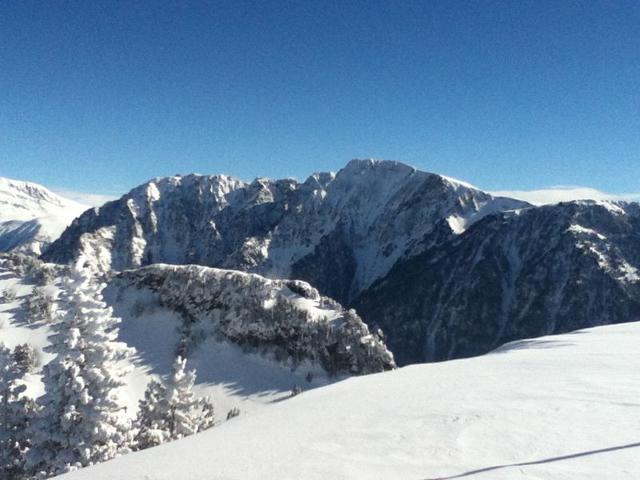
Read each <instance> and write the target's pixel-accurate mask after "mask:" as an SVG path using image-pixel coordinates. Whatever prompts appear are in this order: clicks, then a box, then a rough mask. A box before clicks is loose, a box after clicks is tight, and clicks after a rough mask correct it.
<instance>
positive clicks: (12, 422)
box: [0, 344, 35, 480]
mask: <svg viewBox="0 0 640 480" xmlns="http://www.w3.org/2000/svg"><path fill="white" fill-rule="evenodd" d="M23 374H24V372H22V371H21V370H20V368H19V367H18V366H17V365H16V363H15V361H14V357H13V354H12V353H11V351H10V350H9V349H8V348H6V347H5V346H4V345H2V344H0V478H3V479H5V478H6V479H10V480H18V479H20V478H24V477H25V475H26V472H25V459H26V452H27V450H28V448H29V439H28V427H29V420H30V418H31V417H32V416H33V413H34V411H35V406H34V403H33V401H32V400H30V399H28V398H26V397H24V396H23V395H22V394H23V393H24V391H25V390H26V387H25V386H24V384H22V383H21V382H20V380H21V378H22V375H23Z"/></svg>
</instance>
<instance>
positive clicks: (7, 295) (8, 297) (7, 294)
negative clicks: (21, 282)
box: [2, 287, 18, 303]
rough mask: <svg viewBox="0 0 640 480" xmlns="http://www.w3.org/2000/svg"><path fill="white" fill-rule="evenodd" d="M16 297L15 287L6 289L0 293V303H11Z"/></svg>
mask: <svg viewBox="0 0 640 480" xmlns="http://www.w3.org/2000/svg"><path fill="white" fill-rule="evenodd" d="M17 296H18V294H17V292H16V289H15V287H7V288H5V289H4V290H3V291H2V301H3V302H4V303H11V302H13V301H14V300H15V299H16V297H17Z"/></svg>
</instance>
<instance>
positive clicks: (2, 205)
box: [0, 177, 87, 255]
mask: <svg viewBox="0 0 640 480" xmlns="http://www.w3.org/2000/svg"><path fill="white" fill-rule="evenodd" d="M86 208H87V207H85V206H84V205H80V204H79V203H76V202H73V201H71V200H68V199H66V198H62V197H60V196H58V195H56V194H54V193H52V192H50V191H49V190H47V189H46V188H44V187H42V186H40V185H37V184H35V183H29V182H21V181H17V180H10V179H8V178H3V177H0V252H8V251H21V252H26V253H35V254H38V255H39V254H40V253H41V250H42V249H43V247H45V246H47V245H48V244H49V243H51V242H52V241H53V240H55V239H56V238H58V236H59V235H60V234H61V233H62V232H63V230H64V229H65V228H66V227H67V226H68V225H69V224H70V223H71V221H72V220H73V219H74V218H75V217H77V216H79V215H80V214H81V213H82V212H83V211H84V210H85V209H86Z"/></svg>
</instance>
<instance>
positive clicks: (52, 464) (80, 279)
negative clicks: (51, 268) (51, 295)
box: [28, 266, 132, 476]
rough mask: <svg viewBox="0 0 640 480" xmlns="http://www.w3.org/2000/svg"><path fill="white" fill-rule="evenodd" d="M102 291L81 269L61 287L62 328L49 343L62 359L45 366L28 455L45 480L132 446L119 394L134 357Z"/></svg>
mask: <svg viewBox="0 0 640 480" xmlns="http://www.w3.org/2000/svg"><path fill="white" fill-rule="evenodd" d="M101 289H102V285H98V284H96V283H94V282H93V281H92V278H91V277H90V275H89V274H88V272H86V271H84V270H83V269H81V268H79V267H77V266H76V267H75V268H74V269H73V270H72V272H71V275H70V277H69V278H66V279H65V280H64V282H63V291H62V295H61V302H60V303H61V305H60V306H61V310H60V311H59V312H58V318H59V319H60V322H59V323H57V324H56V330H57V332H56V334H55V335H53V336H52V337H51V340H52V346H51V351H52V353H55V354H56V357H55V358H54V359H53V360H52V361H51V362H50V363H49V364H48V365H46V366H45V368H44V376H43V381H44V384H45V394H44V396H43V397H42V399H41V404H42V411H41V412H40V414H39V415H38V417H37V418H36V419H35V421H34V425H33V447H32V449H31V450H30V452H29V456H28V465H29V467H30V468H32V471H33V472H34V473H36V474H38V475H41V476H42V475H45V476H46V475H55V474H60V473H64V472H68V471H71V470H75V469H76V468H79V467H83V466H86V465H90V464H94V463H99V462H103V461H105V460H109V459H111V458H113V457H115V456H116V455H118V454H120V453H123V452H125V451H127V448H128V444H129V441H130V435H129V430H130V429H129V427H130V422H129V421H128V420H127V418H126V416H125V412H124V407H123V406H122V405H121V404H120V402H119V399H118V389H119V388H120V387H122V386H123V385H124V379H123V376H124V374H125V371H124V370H123V369H122V368H121V366H120V361H121V360H123V359H124V358H126V357H127V356H128V355H130V354H131V353H132V351H131V349H130V348H128V347H127V346H126V345H125V344H123V343H120V342H118V341H117V340H116V339H117V324H118V322H119V319H116V318H114V317H113V316H112V311H111V308H108V307H107V306H106V304H105V303H104V302H103V300H102V296H101V294H100V291H101Z"/></svg>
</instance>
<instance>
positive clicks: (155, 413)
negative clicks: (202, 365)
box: [136, 357, 214, 450]
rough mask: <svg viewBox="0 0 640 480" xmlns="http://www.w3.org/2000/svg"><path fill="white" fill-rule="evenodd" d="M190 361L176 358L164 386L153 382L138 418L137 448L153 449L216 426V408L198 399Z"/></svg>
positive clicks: (141, 404)
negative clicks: (189, 364) (187, 368)
mask: <svg viewBox="0 0 640 480" xmlns="http://www.w3.org/2000/svg"><path fill="white" fill-rule="evenodd" d="M186 364H187V360H186V359H184V358H182V357H177V358H176V360H175V362H174V364H173V371H172V373H171V375H170V376H169V377H168V379H167V380H166V381H165V382H163V383H160V382H157V381H155V380H152V381H151V382H149V385H148V386H147V390H146V392H145V395H144V399H143V400H141V401H140V409H139V411H138V416H137V418H136V429H137V432H138V433H137V435H136V448H137V449H139V450H142V449H144V448H149V447H153V446H156V445H159V444H161V443H164V442H166V441H170V440H176V439H178V438H182V437H186V436H188V435H192V434H194V433H197V432H199V431H202V430H205V429H207V428H210V427H212V426H213V424H214V410H213V405H212V404H211V403H210V402H209V401H208V400H207V399H204V398H198V397H196V395H195V393H194V392H193V385H194V383H195V379H196V372H195V370H186Z"/></svg>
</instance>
